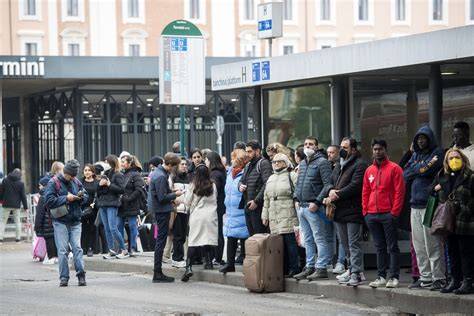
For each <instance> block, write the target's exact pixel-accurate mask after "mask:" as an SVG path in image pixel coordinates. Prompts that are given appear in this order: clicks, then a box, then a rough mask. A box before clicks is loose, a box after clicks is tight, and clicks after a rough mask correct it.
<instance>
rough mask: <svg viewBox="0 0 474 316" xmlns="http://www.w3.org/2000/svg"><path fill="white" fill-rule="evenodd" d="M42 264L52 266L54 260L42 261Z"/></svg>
mask: <svg viewBox="0 0 474 316" xmlns="http://www.w3.org/2000/svg"><path fill="white" fill-rule="evenodd" d="M43 264H44V265H51V264H54V258H51V259H44V260H43Z"/></svg>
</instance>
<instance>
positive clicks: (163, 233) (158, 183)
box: [148, 152, 183, 283]
mask: <svg viewBox="0 0 474 316" xmlns="http://www.w3.org/2000/svg"><path fill="white" fill-rule="evenodd" d="M180 162H181V159H180V158H179V156H178V155H176V154H174V153H171V152H169V153H167V154H166V155H165V157H164V163H163V165H159V166H158V167H157V168H156V169H155V171H153V173H152V174H151V175H150V180H149V181H150V187H149V190H148V209H149V210H150V211H151V212H153V213H154V216H155V222H156V225H157V226H158V237H157V239H156V244H155V264H154V268H153V271H154V273H153V279H152V281H153V283H160V282H174V278H172V277H169V276H166V275H165V274H164V273H163V270H162V268H161V266H162V259H163V251H164V249H165V245H166V238H167V237H168V225H169V221H170V215H171V212H173V211H174V206H173V204H172V202H173V201H174V200H175V199H176V197H179V196H181V195H183V191H181V190H178V191H176V192H173V191H172V190H171V188H170V184H169V182H168V177H169V174H170V172H171V171H172V170H173V169H174V168H175V167H176V166H178V165H179V163H180Z"/></svg>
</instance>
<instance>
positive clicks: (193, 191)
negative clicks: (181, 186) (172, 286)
mask: <svg viewBox="0 0 474 316" xmlns="http://www.w3.org/2000/svg"><path fill="white" fill-rule="evenodd" d="M184 204H185V205H186V209H188V210H189V235H188V255H187V258H186V271H185V272H184V275H183V277H182V279H181V281H183V282H187V281H188V280H189V278H190V277H192V275H193V271H192V262H193V259H194V257H195V256H196V255H197V253H198V251H199V247H204V260H205V265H204V268H205V269H206V268H211V269H212V262H211V260H212V259H211V258H212V253H213V246H217V234H218V229H217V190H216V185H215V184H214V183H213V182H212V181H211V175H210V173H209V169H208V168H207V167H206V166H205V165H198V166H197V167H196V169H195V171H194V176H193V180H192V183H191V184H190V185H189V187H188V190H187V191H186V194H185V197H184Z"/></svg>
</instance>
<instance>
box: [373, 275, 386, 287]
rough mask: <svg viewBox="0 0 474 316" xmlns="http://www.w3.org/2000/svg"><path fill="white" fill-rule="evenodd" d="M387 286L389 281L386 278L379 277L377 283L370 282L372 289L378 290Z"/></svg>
mask: <svg viewBox="0 0 474 316" xmlns="http://www.w3.org/2000/svg"><path fill="white" fill-rule="evenodd" d="M385 284H387V280H385V278H384V277H381V276H379V277H378V278H377V279H375V281H373V282H370V283H369V286H370V287H372V288H378V287H381V286H384V285H385Z"/></svg>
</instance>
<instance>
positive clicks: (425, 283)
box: [420, 280, 433, 289]
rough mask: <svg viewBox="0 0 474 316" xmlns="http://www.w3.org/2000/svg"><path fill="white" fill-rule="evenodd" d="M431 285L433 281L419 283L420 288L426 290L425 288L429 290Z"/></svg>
mask: <svg viewBox="0 0 474 316" xmlns="http://www.w3.org/2000/svg"><path fill="white" fill-rule="evenodd" d="M432 284H433V281H431V280H429V281H421V283H420V286H421V287H422V288H425V289H427V288H429V287H430V286H431V285H432Z"/></svg>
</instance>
